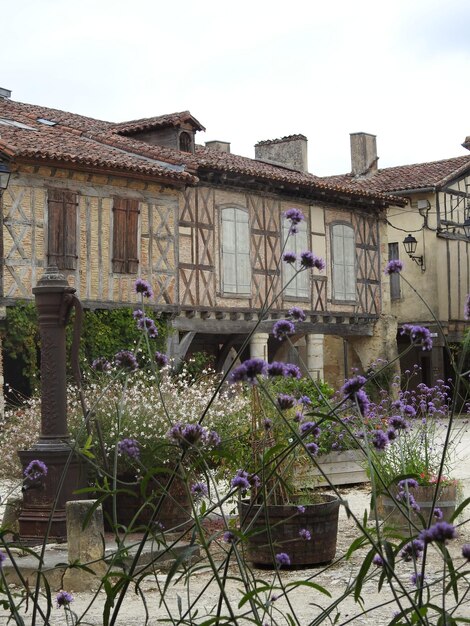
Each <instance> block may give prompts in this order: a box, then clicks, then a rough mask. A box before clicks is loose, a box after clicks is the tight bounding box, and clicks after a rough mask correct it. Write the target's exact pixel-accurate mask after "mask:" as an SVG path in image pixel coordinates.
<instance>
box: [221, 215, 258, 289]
mask: <svg viewBox="0 0 470 626" xmlns="http://www.w3.org/2000/svg"><path fill="white" fill-rule="evenodd" d="M222 285H223V291H224V293H237V294H247V295H249V294H250V293H251V263H250V227H249V224H248V211H245V210H244V209H236V208H227V209H222Z"/></svg>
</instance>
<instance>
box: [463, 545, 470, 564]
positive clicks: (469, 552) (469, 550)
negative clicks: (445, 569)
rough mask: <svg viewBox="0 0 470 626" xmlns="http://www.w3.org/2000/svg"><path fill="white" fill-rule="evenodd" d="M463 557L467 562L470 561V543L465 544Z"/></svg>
mask: <svg viewBox="0 0 470 626" xmlns="http://www.w3.org/2000/svg"><path fill="white" fill-rule="evenodd" d="M462 556H463V558H464V559H467V561H470V543H464V544H463V546H462Z"/></svg>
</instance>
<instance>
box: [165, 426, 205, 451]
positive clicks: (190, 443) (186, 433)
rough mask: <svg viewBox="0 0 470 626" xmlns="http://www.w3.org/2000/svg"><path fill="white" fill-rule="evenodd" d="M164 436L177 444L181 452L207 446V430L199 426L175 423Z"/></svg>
mask: <svg viewBox="0 0 470 626" xmlns="http://www.w3.org/2000/svg"><path fill="white" fill-rule="evenodd" d="M166 436H167V437H168V439H171V440H173V441H174V442H175V443H177V444H179V446H180V447H181V448H183V450H187V449H189V448H194V447H196V446H199V445H203V444H207V442H208V438H209V436H210V434H209V432H208V430H207V428H204V426H201V424H183V423H181V422H177V423H176V424H174V425H173V426H172V427H171V428H170V430H169V431H168V432H167V434H166Z"/></svg>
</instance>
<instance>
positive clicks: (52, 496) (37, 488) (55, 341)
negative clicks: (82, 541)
mask: <svg viewBox="0 0 470 626" xmlns="http://www.w3.org/2000/svg"><path fill="white" fill-rule="evenodd" d="M74 293H75V289H73V288H72V287H69V284H68V282H67V280H66V279H65V277H64V276H63V275H62V274H61V273H60V272H59V271H58V269H57V267H54V266H52V267H48V268H47V269H46V271H45V273H44V275H43V276H42V277H41V279H40V280H39V282H38V284H37V286H36V287H35V288H33V294H34V296H35V299H36V308H37V311H38V318H39V333H40V337H41V433H40V435H39V439H38V441H37V442H36V443H35V444H34V445H33V447H32V448H31V449H30V450H22V451H19V452H18V454H19V457H20V459H21V462H22V465H23V470H25V469H26V468H27V467H28V465H29V464H30V463H31V461H33V460H39V461H41V462H42V463H45V465H46V467H47V474H46V475H44V476H39V477H38V478H37V479H33V480H31V479H29V480H28V479H25V481H24V487H23V508H22V512H21V515H20V519H19V523H20V537H21V539H22V540H23V541H24V542H26V543H30V544H34V543H39V542H42V541H43V539H44V537H46V536H47V538H48V539H47V540H48V541H49V542H53V543H57V542H63V541H66V540H67V533H66V518H65V503H66V502H67V501H69V500H77V499H79V498H77V496H75V495H74V493H73V492H74V491H75V490H76V489H78V488H80V487H81V486H83V476H82V475H81V474H82V473H81V471H80V470H81V468H80V464H79V460H78V457H77V456H76V455H75V454H73V453H72V452H71V447H70V435H69V433H68V429H67V383H66V348H65V326H66V324H67V320H68V317H69V313H70V310H71V307H72V306H73V304H74V301H76V300H77V298H76V296H75V295H74Z"/></svg>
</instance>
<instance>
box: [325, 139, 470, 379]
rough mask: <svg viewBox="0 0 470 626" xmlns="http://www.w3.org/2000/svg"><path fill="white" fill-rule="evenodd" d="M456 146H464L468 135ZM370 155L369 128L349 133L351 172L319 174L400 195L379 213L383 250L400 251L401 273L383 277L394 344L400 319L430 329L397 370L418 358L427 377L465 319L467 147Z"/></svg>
mask: <svg viewBox="0 0 470 626" xmlns="http://www.w3.org/2000/svg"><path fill="white" fill-rule="evenodd" d="M463 146H464V147H466V148H467V149H470V137H468V138H467V139H466V140H465V142H464V143H463ZM377 161H378V158H377V149H376V138H375V136H374V135H370V134H366V133H354V134H352V135H351V163H352V171H351V173H350V174H346V175H344V176H334V177H328V178H326V179H325V180H327V181H328V182H330V183H332V184H341V185H347V186H349V187H350V188H351V189H355V190H359V189H364V190H367V191H370V192H379V193H392V194H397V195H399V196H400V197H406V198H407V200H408V202H407V204H406V206H404V207H391V208H389V209H388V213H387V238H388V252H387V254H388V258H389V259H398V258H400V259H402V260H403V262H404V265H405V267H404V270H403V272H402V277H400V276H399V275H398V274H395V275H393V276H391V277H390V284H389V288H390V297H391V311H392V313H393V314H394V315H396V316H397V318H398V323H399V332H398V336H397V340H398V343H399V348H400V352H403V350H402V348H403V347H404V346H403V345H400V344H402V342H404V341H405V338H404V337H403V336H402V335H401V334H400V327H402V326H403V324H419V325H423V326H427V327H428V328H429V329H430V330H431V332H432V333H433V335H434V337H433V349H432V351H431V352H427V351H423V350H421V349H420V348H419V347H416V348H415V349H413V350H412V351H411V352H407V353H406V354H404V356H403V357H402V363H401V366H402V370H403V371H405V370H407V369H411V368H412V366H413V365H414V364H417V365H419V366H420V368H421V369H420V378H419V379H420V380H422V381H423V382H425V383H427V384H429V383H432V382H433V381H434V380H436V379H437V378H447V377H448V376H451V375H452V371H451V368H450V367H449V353H448V350H447V349H445V342H446V341H447V342H448V343H450V344H452V343H454V342H460V341H461V340H462V338H463V336H464V330H465V328H466V327H467V326H468V322H466V320H465V319H464V304H465V299H466V296H467V294H468V293H469V292H470V155H467V156H465V155H462V156H459V157H455V158H451V159H445V160H442V161H434V162H428V163H418V164H414V165H401V166H398V167H388V168H384V169H379V168H378V167H377ZM406 248H407V249H408V250H409V253H407V251H406ZM405 279H406V280H405ZM414 289H417V290H418V292H419V294H420V296H422V297H423V299H421V298H420V297H418V295H417V294H416V292H415V291H414Z"/></svg>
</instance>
